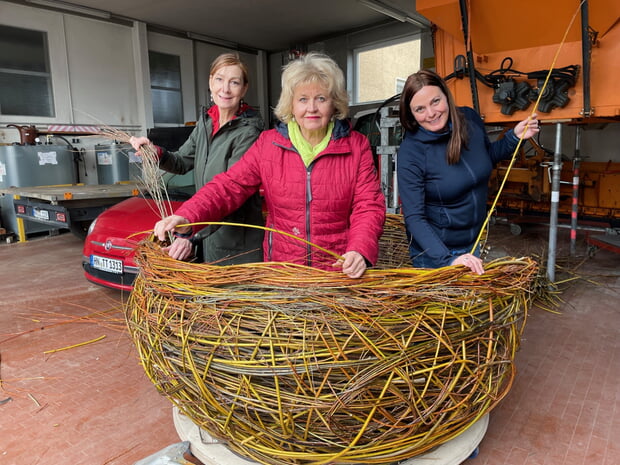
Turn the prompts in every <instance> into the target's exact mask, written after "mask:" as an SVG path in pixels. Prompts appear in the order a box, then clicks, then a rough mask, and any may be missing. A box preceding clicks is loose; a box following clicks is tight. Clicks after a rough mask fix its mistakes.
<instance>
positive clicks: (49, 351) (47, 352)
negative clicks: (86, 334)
mask: <svg viewBox="0 0 620 465" xmlns="http://www.w3.org/2000/svg"><path fill="white" fill-rule="evenodd" d="M104 338H105V334H104V335H103V336H99V337H98V338H96V339H91V340H90V341H85V342H80V343H79V344H74V345H72V346H67V347H61V348H60V349H52V350H46V351H45V352H43V353H44V354H53V353H54V352H60V351H61V350H67V349H73V348H75V347H80V346H85V345H86V344H92V343H93V342H97V341H100V340H102V339H104Z"/></svg>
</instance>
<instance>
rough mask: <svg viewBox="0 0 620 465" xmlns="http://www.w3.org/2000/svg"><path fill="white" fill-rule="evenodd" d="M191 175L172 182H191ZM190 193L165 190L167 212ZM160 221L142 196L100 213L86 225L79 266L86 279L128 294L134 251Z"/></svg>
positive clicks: (150, 202) (188, 189)
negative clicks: (87, 227) (86, 231)
mask: <svg viewBox="0 0 620 465" xmlns="http://www.w3.org/2000/svg"><path fill="white" fill-rule="evenodd" d="M192 175H193V173H192V174H190V175H189V176H188V175H184V176H183V177H181V176H175V178H176V179H175V181H178V179H183V180H184V181H186V180H191V179H192V177H191V176H192ZM186 176H187V177H186ZM190 182H191V181H190ZM193 191H194V189H193V186H191V187H189V186H184V187H175V188H169V192H170V193H169V197H170V200H171V207H172V209H171V210H170V211H174V210H175V209H176V208H178V206H180V205H181V203H182V202H183V201H184V200H186V199H188V198H189V197H190V196H191V194H192V193H193ZM160 219H161V216H160V215H159V213H158V210H157V208H156V206H155V202H154V201H153V200H152V199H150V198H145V197H142V196H140V197H131V198H129V199H125V200H123V201H122V202H119V203H117V204H116V205H114V206H112V207H110V208H108V209H107V210H106V211H104V212H103V213H101V214H100V215H99V216H98V217H97V218H96V219H95V221H93V222H92V224H91V225H90V228H89V229H88V233H87V236H86V239H85V240H84V249H83V252H82V266H83V268H84V272H85V276H86V279H88V280H89V281H91V282H93V283H95V284H100V285H102V286H106V287H111V288H114V289H121V290H125V291H130V290H131V289H132V287H133V281H134V279H135V277H136V275H137V273H138V268H137V267H136V264H135V262H134V249H135V247H136V246H137V244H138V243H139V242H140V241H141V240H142V239H144V238H146V237H148V236H149V234H150V231H151V230H152V229H153V226H154V225H155V223H156V222H157V221H158V220H160ZM135 233H141V234H137V235H135Z"/></svg>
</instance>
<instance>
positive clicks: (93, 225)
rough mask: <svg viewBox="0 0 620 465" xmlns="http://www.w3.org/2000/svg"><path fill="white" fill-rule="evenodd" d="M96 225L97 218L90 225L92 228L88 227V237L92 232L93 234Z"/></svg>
mask: <svg viewBox="0 0 620 465" xmlns="http://www.w3.org/2000/svg"><path fill="white" fill-rule="evenodd" d="M95 223H97V218H95V219H94V220H93V222H92V223H91V224H90V226H89V227H88V232H87V233H86V235H87V236H88V235H89V234H90V233H91V232H93V229H95Z"/></svg>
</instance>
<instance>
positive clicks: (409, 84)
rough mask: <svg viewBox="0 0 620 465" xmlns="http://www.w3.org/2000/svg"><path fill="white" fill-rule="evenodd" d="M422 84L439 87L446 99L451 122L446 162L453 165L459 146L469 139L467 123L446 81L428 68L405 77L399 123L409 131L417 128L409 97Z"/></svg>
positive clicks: (457, 155)
mask: <svg viewBox="0 0 620 465" xmlns="http://www.w3.org/2000/svg"><path fill="white" fill-rule="evenodd" d="M424 86H435V87H439V88H440V89H441V91H442V92H443V93H444V94H445V95H446V99H447V100H448V111H449V112H450V114H449V121H450V122H451V123H452V133H451V134H450V141H449V142H448V148H447V150H446V157H447V160H448V164H450V165H454V164H455V163H458V161H459V160H460V158H461V148H462V147H465V146H466V145H467V141H468V139H469V137H468V134H467V123H466V122H465V117H464V116H463V113H462V112H461V111H460V110H459V109H458V108H457V107H456V104H455V103H454V97H453V96H452V92H450V89H448V86H447V85H446V82H445V81H444V80H443V79H442V78H441V77H440V76H439V75H438V74H436V73H434V72H433V71H430V70H428V69H423V70H420V71H418V72H417V73H413V74H412V75H410V76H409V77H408V78H407V81H406V82H405V87H404V88H403V91H402V93H401V95H400V115H399V117H400V124H402V126H403V127H404V128H405V129H406V130H407V131H410V132H415V131H417V130H418V128H419V125H418V122H417V121H416V119H415V116H414V115H413V113H412V112H411V106H410V104H411V99H413V96H414V95H415V94H416V93H417V92H418V91H419V90H420V89H422V87H424Z"/></svg>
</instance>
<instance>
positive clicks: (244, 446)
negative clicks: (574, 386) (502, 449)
mask: <svg viewBox="0 0 620 465" xmlns="http://www.w3.org/2000/svg"><path fill="white" fill-rule="evenodd" d="M397 237H398V234H396V235H392V234H391V233H389V232H388V234H387V235H385V236H384V244H383V246H384V247H383V248H384V249H385V248H387V249H392V248H393V247H394V246H396V242H398V239H395V238H397ZM385 241H387V245H386V242H385ZM395 241H396V242H395ZM405 247H406V245H405ZM396 255H398V254H396ZM396 255H395V256H396ZM138 262H139V264H140V267H141V274H140V275H139V276H138V278H137V280H136V282H135V287H134V290H133V292H132V294H131V297H130V299H129V302H128V306H127V319H128V324H129V329H130V332H131V334H132V335H133V338H134V340H135V343H136V345H137V347H138V350H139V352H140V356H141V359H142V362H143V365H144V368H145V370H146V373H147V374H148V376H149V377H150V379H151V380H152V381H153V383H154V384H155V386H156V387H157V389H158V390H159V391H160V392H161V393H162V394H164V395H166V396H167V397H168V398H169V399H170V400H171V401H172V402H173V403H174V404H176V405H177V406H178V407H179V408H180V409H181V411H182V412H183V413H184V414H185V415H187V416H188V417H189V418H191V419H192V420H193V421H194V422H195V423H196V424H197V425H199V426H201V427H202V428H204V429H205V430H207V431H208V432H209V433H211V435H213V436H215V437H217V438H220V439H222V440H224V441H226V442H227V445H228V446H229V448H230V449H232V450H233V451H236V452H237V453H239V454H241V455H243V456H245V457H247V458H250V459H252V460H256V461H258V462H261V463H264V464H320V463H368V464H370V463H373V464H377V463H392V462H395V461H398V460H403V459H407V458H410V457H413V456H415V455H418V454H421V453H423V452H425V451H428V450H429V449H431V448H433V447H435V446H437V445H439V444H441V443H443V442H445V441H447V440H449V439H451V438H453V437H455V436H456V435H458V434H460V433H461V432H463V431H464V430H465V429H467V428H468V427H469V426H470V425H472V424H473V423H474V422H475V421H476V420H477V419H479V418H480V417H482V416H483V415H484V414H486V413H487V412H489V411H490V409H492V408H493V407H494V406H495V405H496V404H497V403H498V402H499V401H500V400H501V399H502V398H503V397H504V396H505V395H506V393H507V392H508V390H509V389H510V385H511V382H512V380H513V377H514V374H515V371H514V365H513V361H514V355H515V351H516V350H517V348H518V345H519V340H520V334H521V331H522V328H523V325H524V323H525V318H526V314H527V308H528V306H529V304H530V300H531V295H532V292H531V289H532V284H533V281H534V278H535V275H536V272H537V265H536V263H535V262H534V261H532V260H530V259H512V258H510V259H504V260H499V261H495V262H492V263H489V264H487V265H486V269H487V272H486V273H485V274H484V275H482V276H474V275H471V274H470V273H468V272H466V270H465V269H464V268H462V267H451V268H444V269H438V270H418V269H412V268H391V269H383V270H381V269H376V270H368V271H367V272H366V274H365V275H364V277H362V278H361V279H357V280H353V279H348V278H346V277H344V275H342V273H339V272H325V271H320V270H317V269H314V268H307V267H303V266H294V265H286V264H273V263H257V264H251V265H234V266H224V267H220V266H213V265H207V264H191V263H185V262H179V261H175V260H172V259H170V258H169V257H167V256H166V255H165V254H163V253H162V252H161V251H160V250H159V249H158V248H157V247H155V246H153V245H152V244H149V243H144V244H142V245H141V246H140V248H139V251H138Z"/></svg>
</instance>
